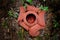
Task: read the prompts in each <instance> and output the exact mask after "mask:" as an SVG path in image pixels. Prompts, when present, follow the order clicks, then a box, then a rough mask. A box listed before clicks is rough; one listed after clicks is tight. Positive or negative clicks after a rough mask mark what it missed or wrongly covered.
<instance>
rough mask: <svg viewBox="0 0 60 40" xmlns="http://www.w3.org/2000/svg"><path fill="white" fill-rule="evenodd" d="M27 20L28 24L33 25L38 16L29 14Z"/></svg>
mask: <svg viewBox="0 0 60 40" xmlns="http://www.w3.org/2000/svg"><path fill="white" fill-rule="evenodd" d="M26 20H27V22H28V23H30V24H32V23H34V22H35V20H36V16H35V15H34V14H28V15H27V17H26Z"/></svg>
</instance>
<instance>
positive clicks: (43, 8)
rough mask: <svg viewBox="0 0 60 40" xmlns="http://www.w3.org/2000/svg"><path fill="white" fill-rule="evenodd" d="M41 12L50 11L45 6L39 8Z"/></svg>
mask: <svg viewBox="0 0 60 40" xmlns="http://www.w3.org/2000/svg"><path fill="white" fill-rule="evenodd" d="M39 8H40V9H41V10H45V11H48V7H47V6H45V7H44V6H43V5H41V6H40V7H39Z"/></svg>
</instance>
